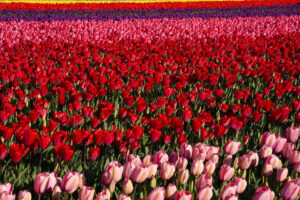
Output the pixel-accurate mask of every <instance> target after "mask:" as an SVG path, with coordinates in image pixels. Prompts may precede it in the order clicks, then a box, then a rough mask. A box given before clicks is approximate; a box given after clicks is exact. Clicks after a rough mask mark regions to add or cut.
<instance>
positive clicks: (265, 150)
mask: <svg viewBox="0 0 300 200" xmlns="http://www.w3.org/2000/svg"><path fill="white" fill-rule="evenodd" d="M272 152H273V151H272V148H271V147H268V146H266V145H263V146H262V147H261V148H260V153H259V157H260V158H267V157H269V156H270V155H272Z"/></svg>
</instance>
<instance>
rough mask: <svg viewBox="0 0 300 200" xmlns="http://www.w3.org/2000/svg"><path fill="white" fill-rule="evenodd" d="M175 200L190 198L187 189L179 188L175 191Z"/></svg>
mask: <svg viewBox="0 0 300 200" xmlns="http://www.w3.org/2000/svg"><path fill="white" fill-rule="evenodd" d="M175 199H176V200H192V194H191V193H190V192H188V191H184V190H181V191H179V192H177V194H176V197H175Z"/></svg>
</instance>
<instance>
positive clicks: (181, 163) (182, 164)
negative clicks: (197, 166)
mask: <svg viewBox="0 0 300 200" xmlns="http://www.w3.org/2000/svg"><path fill="white" fill-rule="evenodd" d="M187 165H188V160H187V159H186V158H184V157H180V158H179V159H178V163H177V166H176V168H177V170H181V169H186V167H187Z"/></svg>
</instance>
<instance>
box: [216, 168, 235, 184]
mask: <svg viewBox="0 0 300 200" xmlns="http://www.w3.org/2000/svg"><path fill="white" fill-rule="evenodd" d="M233 175H234V168H233V167H231V166H230V165H222V167H221V169H220V172H219V177H220V180H222V181H229V180H230V179H231V178H232V176H233Z"/></svg>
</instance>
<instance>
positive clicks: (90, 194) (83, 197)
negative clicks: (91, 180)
mask: <svg viewBox="0 0 300 200" xmlns="http://www.w3.org/2000/svg"><path fill="white" fill-rule="evenodd" d="M94 194H95V190H94V188H92V187H88V186H82V187H81V189H80V193H79V200H93V199H94Z"/></svg>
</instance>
